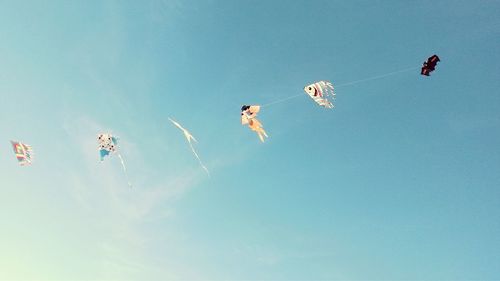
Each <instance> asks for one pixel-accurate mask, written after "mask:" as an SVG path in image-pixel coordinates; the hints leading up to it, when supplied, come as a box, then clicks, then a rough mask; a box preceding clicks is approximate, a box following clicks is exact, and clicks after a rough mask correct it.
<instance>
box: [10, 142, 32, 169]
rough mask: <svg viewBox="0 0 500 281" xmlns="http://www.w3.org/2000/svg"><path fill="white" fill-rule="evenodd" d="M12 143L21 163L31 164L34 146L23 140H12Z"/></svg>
mask: <svg viewBox="0 0 500 281" xmlns="http://www.w3.org/2000/svg"><path fill="white" fill-rule="evenodd" d="M10 142H11V143H12V148H13V149H14V153H15V154H16V158H17V161H18V162H19V165H21V166H26V165H30V164H31V162H32V160H33V148H32V147H31V146H30V145H27V144H25V143H22V142H17V141H10Z"/></svg>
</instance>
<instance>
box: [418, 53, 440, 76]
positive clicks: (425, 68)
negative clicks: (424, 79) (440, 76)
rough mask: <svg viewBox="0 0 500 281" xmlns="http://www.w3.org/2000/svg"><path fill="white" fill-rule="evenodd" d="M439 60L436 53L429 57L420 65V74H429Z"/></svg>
mask: <svg viewBox="0 0 500 281" xmlns="http://www.w3.org/2000/svg"><path fill="white" fill-rule="evenodd" d="M439 61H441V60H440V59H439V57H438V56H437V55H433V56H432V57H429V58H428V59H427V61H424V63H423V65H422V70H421V71H420V74H421V75H425V76H430V73H431V72H433V71H434V70H435V69H436V65H437V63H438V62H439Z"/></svg>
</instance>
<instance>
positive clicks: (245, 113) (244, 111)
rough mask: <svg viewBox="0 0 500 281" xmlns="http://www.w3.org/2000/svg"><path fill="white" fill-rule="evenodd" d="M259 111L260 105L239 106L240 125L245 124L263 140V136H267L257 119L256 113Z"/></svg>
mask: <svg viewBox="0 0 500 281" xmlns="http://www.w3.org/2000/svg"><path fill="white" fill-rule="evenodd" d="M259 111H260V105H243V106H242V107H241V125H247V124H248V127H249V128H250V130H252V131H254V132H256V133H257V135H258V136H259V139H260V141H261V142H264V137H266V138H267V137H268V136H267V133H266V131H264V128H263V127H262V123H260V121H259V120H257V118H255V117H257V113H258V112H259Z"/></svg>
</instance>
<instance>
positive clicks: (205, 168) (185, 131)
mask: <svg viewBox="0 0 500 281" xmlns="http://www.w3.org/2000/svg"><path fill="white" fill-rule="evenodd" d="M168 120H170V122H172V124H174V125H175V126H176V127H177V128H179V129H180V130H181V131H182V133H184V137H186V140H187V141H188V143H189V147H191V151H192V152H193V154H194V156H195V157H196V159H198V162H199V163H200V166H201V167H202V168H203V170H205V172H207V175H208V176H210V172H209V171H208V169H207V167H205V165H204V164H203V162H202V161H201V159H200V156H198V153H196V150H195V149H194V147H193V144H192V142H191V141H194V142H198V141H197V140H196V139H195V138H194V137H193V135H191V133H190V132H189V131H188V130H186V129H184V127H182V126H181V124H179V123H177V122H175V121H174V120H172V119H171V118H170V117H169V118H168Z"/></svg>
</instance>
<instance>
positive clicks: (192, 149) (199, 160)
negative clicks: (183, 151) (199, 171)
mask: <svg viewBox="0 0 500 281" xmlns="http://www.w3.org/2000/svg"><path fill="white" fill-rule="evenodd" d="M189 147H191V151H192V152H193V154H194V156H195V157H196V159H198V162H199V163H200V166H201V167H202V168H203V170H205V172H207V175H208V176H209V177H210V172H209V171H208V169H207V167H205V165H204V164H203V162H202V161H201V159H200V156H198V153H196V150H195V149H194V147H193V144H191V142H190V141H189Z"/></svg>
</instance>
